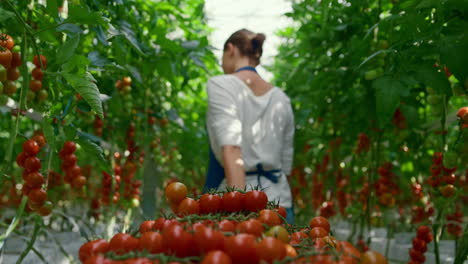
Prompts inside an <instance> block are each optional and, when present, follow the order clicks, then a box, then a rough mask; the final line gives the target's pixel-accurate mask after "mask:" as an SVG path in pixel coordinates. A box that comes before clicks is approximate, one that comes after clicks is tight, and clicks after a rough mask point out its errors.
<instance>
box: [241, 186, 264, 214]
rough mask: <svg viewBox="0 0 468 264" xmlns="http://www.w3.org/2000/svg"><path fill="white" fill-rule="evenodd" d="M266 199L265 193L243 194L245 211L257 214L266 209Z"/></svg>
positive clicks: (255, 191)
mask: <svg viewBox="0 0 468 264" xmlns="http://www.w3.org/2000/svg"><path fill="white" fill-rule="evenodd" d="M267 203H268V197H267V195H266V193H265V192H262V191H257V190H252V191H248V192H247V193H246V194H245V209H246V210H247V211H249V212H258V211H260V210H263V209H265V208H266V205H267Z"/></svg>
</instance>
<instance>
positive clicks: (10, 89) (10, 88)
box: [3, 81, 17, 95]
mask: <svg viewBox="0 0 468 264" xmlns="http://www.w3.org/2000/svg"><path fill="white" fill-rule="evenodd" d="M16 89H17V87H16V84H15V82H14V81H6V82H5V88H4V89H3V93H4V94H6V95H13V94H14V93H15V92H16Z"/></svg>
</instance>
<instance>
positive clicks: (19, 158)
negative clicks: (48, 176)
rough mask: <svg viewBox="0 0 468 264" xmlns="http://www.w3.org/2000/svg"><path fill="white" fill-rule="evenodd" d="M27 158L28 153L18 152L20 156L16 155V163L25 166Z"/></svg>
mask: <svg viewBox="0 0 468 264" xmlns="http://www.w3.org/2000/svg"><path fill="white" fill-rule="evenodd" d="M27 158H28V155H27V154H26V153H24V152H21V153H20V154H18V156H16V164H18V166H20V167H24V162H25V160H26V159H27Z"/></svg>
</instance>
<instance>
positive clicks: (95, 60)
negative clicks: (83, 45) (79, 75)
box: [88, 50, 111, 67]
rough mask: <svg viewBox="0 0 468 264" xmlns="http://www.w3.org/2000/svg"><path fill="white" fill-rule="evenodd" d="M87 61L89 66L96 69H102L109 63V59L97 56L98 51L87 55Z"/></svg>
mask: <svg viewBox="0 0 468 264" xmlns="http://www.w3.org/2000/svg"><path fill="white" fill-rule="evenodd" d="M88 60H89V61H90V62H91V65H93V66H97V67H103V66H106V65H107V64H110V63H111V61H110V60H109V59H107V58H105V57H104V56H102V55H101V54H99V51H96V50H95V51H92V52H90V53H89V54H88Z"/></svg>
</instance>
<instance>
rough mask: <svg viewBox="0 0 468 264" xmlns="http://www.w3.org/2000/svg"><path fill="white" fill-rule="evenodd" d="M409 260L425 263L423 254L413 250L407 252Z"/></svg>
mask: <svg viewBox="0 0 468 264" xmlns="http://www.w3.org/2000/svg"><path fill="white" fill-rule="evenodd" d="M409 255H410V258H411V259H412V260H414V261H418V262H421V263H424V262H425V261H426V257H424V255H423V253H422V252H420V251H417V250H415V249H414V248H412V249H410V250H409Z"/></svg>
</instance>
